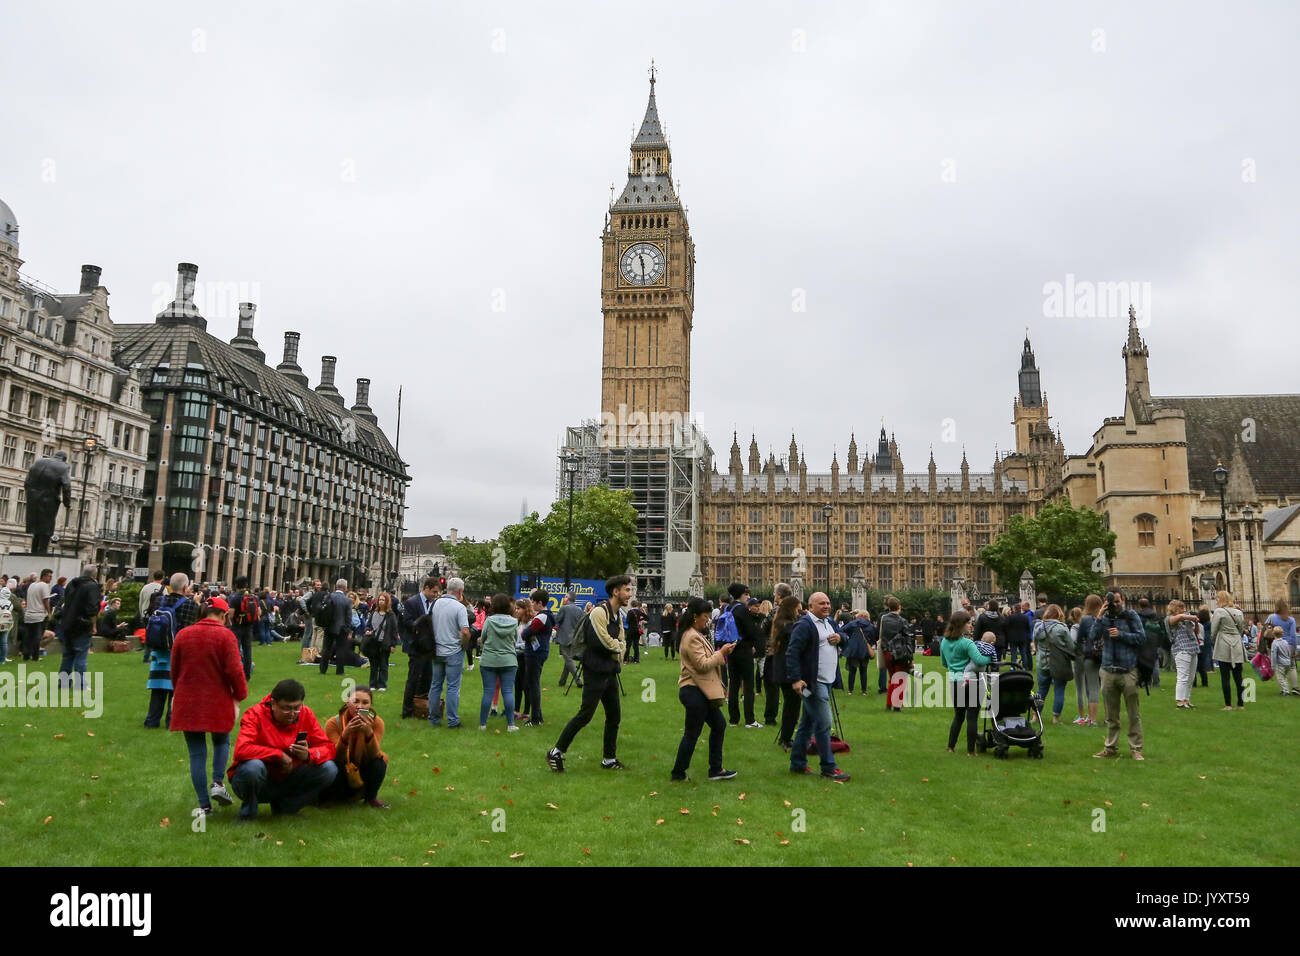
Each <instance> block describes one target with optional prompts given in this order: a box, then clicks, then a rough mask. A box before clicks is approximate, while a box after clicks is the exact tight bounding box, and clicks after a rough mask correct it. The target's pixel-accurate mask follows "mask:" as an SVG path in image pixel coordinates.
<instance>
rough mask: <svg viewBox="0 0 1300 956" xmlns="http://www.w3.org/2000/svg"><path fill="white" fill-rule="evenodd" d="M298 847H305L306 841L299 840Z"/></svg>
mask: <svg viewBox="0 0 1300 956" xmlns="http://www.w3.org/2000/svg"><path fill="white" fill-rule="evenodd" d="M298 845H299V846H306V845H307V841H306V840H302V839H300V840H299V841H298Z"/></svg>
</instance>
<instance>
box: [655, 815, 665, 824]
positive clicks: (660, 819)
mask: <svg viewBox="0 0 1300 956" xmlns="http://www.w3.org/2000/svg"><path fill="white" fill-rule="evenodd" d="M663 822H664V818H663V817H660V818H659V819H658V820H656V821H655V826H659V824H661V823H663Z"/></svg>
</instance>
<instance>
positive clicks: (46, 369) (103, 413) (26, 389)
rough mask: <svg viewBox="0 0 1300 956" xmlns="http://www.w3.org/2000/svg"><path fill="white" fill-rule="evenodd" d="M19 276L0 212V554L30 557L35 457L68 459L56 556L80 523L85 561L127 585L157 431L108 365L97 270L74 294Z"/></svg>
mask: <svg viewBox="0 0 1300 956" xmlns="http://www.w3.org/2000/svg"><path fill="white" fill-rule="evenodd" d="M22 265H23V260H22V259H21V258H19V247H18V222H17V219H16V218H15V216H14V214H13V211H12V210H11V209H10V208H9V207H8V206H7V205H6V204H5V203H3V202H0V411H2V412H3V414H2V415H0V548H2V549H3V551H4V553H15V552H25V551H27V550H29V548H30V547H31V538H30V536H29V535H27V533H26V531H25V523H26V517H27V515H26V494H25V491H24V489H23V480H24V478H25V477H26V474H27V470H28V469H29V468H30V467H31V465H32V463H33V462H34V461H35V460H36V459H37V458H42V457H48V456H50V455H53V454H54V453H55V452H56V451H64V452H67V454H68V462H69V464H70V466H71V470H72V478H73V489H72V499H73V501H72V511H71V512H64V511H63V509H62V508H60V511H59V516H58V519H57V524H56V529H55V530H56V534H57V536H58V539H57V540H56V541H55V542H54V546H53V549H54V550H55V551H62V552H66V553H72V551H73V550H74V549H75V547H76V542H77V538H78V533H77V525H78V512H80V525H81V530H80V540H81V547H80V555H79V560H80V561H89V560H93V561H95V562H96V563H97V564H99V565H100V566H101V567H102V568H103V569H104V571H105V573H106V574H112V575H116V576H119V577H120V576H125V575H126V574H128V573H129V572H130V570H131V569H132V568H133V567H135V565H136V560H137V556H138V555H137V553H138V551H139V550H140V546H141V544H142V540H141V527H142V526H141V516H142V513H143V510H144V506H145V488H144V476H145V472H146V451H147V448H146V444H147V439H148V433H149V424H150V422H149V417H148V415H147V414H146V413H145V412H144V410H143V407H142V400H141V382H140V377H139V373H138V371H136V370H133V369H131V368H130V367H129V366H127V365H123V364H121V363H119V362H117V361H115V359H114V356H113V355H112V343H113V337H114V334H115V328H116V327H115V326H114V323H113V320H112V318H111V316H110V314H109V304H108V290H107V289H105V288H104V286H103V285H101V284H100V274H101V272H100V269H99V267H98V266H93V265H84V266H82V267H81V282H80V285H79V287H78V290H77V292H75V293H62V292H56V291H55V290H54V289H52V288H50V287H49V286H46V285H44V284H43V283H41V282H38V281H36V280H35V279H32V278H30V277H28V276H25V275H22V274H21V273H20V271H19V270H20V269H21V267H22ZM88 446H93V451H88ZM87 461H89V469H88V470H87ZM0 564H3V562H0Z"/></svg>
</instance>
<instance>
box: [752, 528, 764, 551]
mask: <svg viewBox="0 0 1300 956" xmlns="http://www.w3.org/2000/svg"><path fill="white" fill-rule="evenodd" d="M749 553H750V554H762V553H763V532H761V531H751V532H750V533H749Z"/></svg>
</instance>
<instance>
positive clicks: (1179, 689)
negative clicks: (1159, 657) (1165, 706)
mask: <svg viewBox="0 0 1300 956" xmlns="http://www.w3.org/2000/svg"><path fill="white" fill-rule="evenodd" d="M1196 657H1197V655H1195V654H1193V653H1191V652H1190V651H1182V652H1180V653H1178V654H1175V655H1174V668H1175V669H1176V670H1177V671H1178V680H1177V682H1176V683H1175V684H1174V700H1191V699H1192V682H1193V680H1194V679H1195V675H1196Z"/></svg>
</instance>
